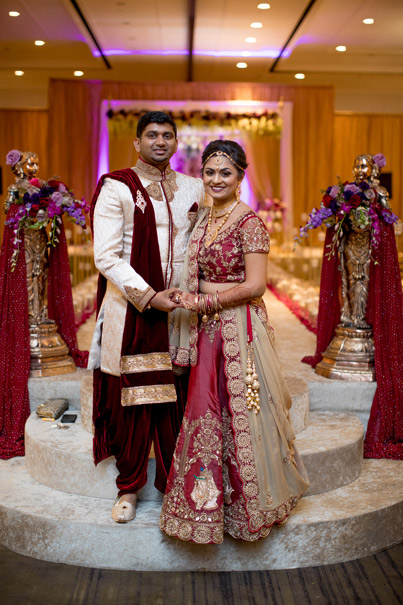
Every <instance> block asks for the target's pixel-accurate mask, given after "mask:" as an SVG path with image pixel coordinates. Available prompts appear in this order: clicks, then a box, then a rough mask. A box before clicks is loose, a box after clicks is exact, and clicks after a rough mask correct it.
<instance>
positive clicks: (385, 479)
mask: <svg viewBox="0 0 403 605" xmlns="http://www.w3.org/2000/svg"><path fill="white" fill-rule="evenodd" d="M66 473H67V469H66V470H65V473H64V474H66ZM160 509H161V504H160V502H156V501H144V500H143V501H140V502H139V504H138V512H137V517H136V519H135V521H133V522H131V523H128V524H127V525H118V524H116V523H114V522H113V521H112V520H111V519H110V510H111V502H110V501H109V500H107V499H97V498H88V497H85V496H77V495H75V494H66V493H65V492H61V491H58V490H55V489H51V488H49V487H44V486H42V485H41V484H39V483H38V482H37V481H35V480H34V479H32V477H31V475H30V474H29V473H28V472H27V470H26V468H25V464H24V461H23V459H21V458H14V459H13V460H11V461H8V462H5V461H0V541H1V543H2V544H4V545H5V546H7V547H8V548H10V549H11V550H14V551H15V552H18V553H21V554H24V555H28V556H31V557H35V558H37V559H43V560H46V561H54V562H59V563H68V564H70V565H83V566H90V567H100V568H113V569H135V570H138V571H204V570H209V571H232V570H235V571H236V570H238V571H245V570H257V569H284V568H292V567H304V566H311V565H323V564H325V563H336V562H339V561H346V560H350V559H355V558H358V557H364V556H367V555H370V554H373V553H375V552H377V551H379V550H382V549H383V548H386V547H388V546H391V545H393V544H397V543H399V542H400V541H401V540H402V535H401V532H402V526H403V480H402V473H401V465H400V463H399V462H397V461H393V460H388V461H378V460H366V461H364V463H363V471H362V474H361V476H360V478H359V479H357V480H356V481H354V482H353V483H350V484H349V485H347V486H344V487H340V488H338V489H336V490H332V491H329V492H326V493H324V494H319V495H316V496H308V497H304V498H303V499H302V500H301V502H300V503H299V505H298V507H297V508H296V509H295V511H294V512H293V513H292V514H291V515H290V517H289V519H288V521H287V523H286V524H285V525H281V526H279V527H275V528H274V529H273V531H272V533H271V535H270V536H269V537H268V538H266V539H265V540H262V541H260V542H257V543H239V542H237V541H236V540H233V539H232V538H228V537H227V538H225V540H224V542H223V544H221V545H196V544H187V543H183V542H180V541H178V540H175V539H173V538H168V537H166V536H164V535H163V534H162V533H161V532H160V530H159V528H158V520H159V514H160Z"/></svg>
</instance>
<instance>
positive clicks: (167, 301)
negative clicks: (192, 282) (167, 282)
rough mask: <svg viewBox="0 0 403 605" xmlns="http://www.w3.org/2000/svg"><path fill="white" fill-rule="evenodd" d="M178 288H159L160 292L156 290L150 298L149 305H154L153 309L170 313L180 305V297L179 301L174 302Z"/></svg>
mask: <svg viewBox="0 0 403 605" xmlns="http://www.w3.org/2000/svg"><path fill="white" fill-rule="evenodd" d="M180 292H181V291H180V290H179V288H169V289H168V290H161V292H157V294H156V295H155V296H154V297H153V298H152V299H151V302H150V305H151V307H154V309H159V310H160V311H166V312H167V313H170V312H171V311H173V310H174V309H177V308H178V307H180V306H181V305H180V299H179V302H176V295H177V294H178V295H180Z"/></svg>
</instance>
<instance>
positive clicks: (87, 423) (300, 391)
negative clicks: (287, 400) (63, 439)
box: [80, 375, 309, 434]
mask: <svg viewBox="0 0 403 605" xmlns="http://www.w3.org/2000/svg"><path fill="white" fill-rule="evenodd" d="M286 381H287V385H288V388H289V389H290V393H291V397H292V407H291V411H290V416H291V419H292V422H293V426H294V431H295V434H297V433H300V432H301V431H303V430H304V429H305V428H306V427H307V425H308V416H309V398H308V386H307V384H306V382H305V381H304V380H301V379H300V378H297V377H295V376H289V377H287V376H286ZM80 394H81V422H82V426H83V428H84V429H85V430H86V431H88V432H89V433H92V428H93V427H92V375H86V376H83V378H82V380H81V390H80Z"/></svg>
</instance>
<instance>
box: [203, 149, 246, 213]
mask: <svg viewBox="0 0 403 605" xmlns="http://www.w3.org/2000/svg"><path fill="white" fill-rule="evenodd" d="M241 180H242V179H241V178H240V177H239V176H238V170H237V169H236V167H235V166H234V164H233V163H232V162H231V161H230V160H229V159H228V158H227V157H225V155H215V156H213V157H211V158H210V159H209V160H208V162H206V164H205V165H204V170H203V183H204V188H205V190H206V193H207V194H208V195H210V196H211V197H212V198H213V201H214V205H215V206H221V205H223V204H226V203H227V202H229V201H231V200H232V199H234V198H235V192H236V188H237V187H238V184H239V183H240V181H241Z"/></svg>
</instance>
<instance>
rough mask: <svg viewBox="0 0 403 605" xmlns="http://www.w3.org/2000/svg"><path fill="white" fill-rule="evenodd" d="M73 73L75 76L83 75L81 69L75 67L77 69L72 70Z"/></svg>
mask: <svg viewBox="0 0 403 605" xmlns="http://www.w3.org/2000/svg"><path fill="white" fill-rule="evenodd" d="M74 75H75V76H77V78H81V76H83V75H84V72H83V71H81V70H80V69H77V70H76V71H75V72H74Z"/></svg>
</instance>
